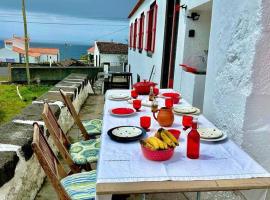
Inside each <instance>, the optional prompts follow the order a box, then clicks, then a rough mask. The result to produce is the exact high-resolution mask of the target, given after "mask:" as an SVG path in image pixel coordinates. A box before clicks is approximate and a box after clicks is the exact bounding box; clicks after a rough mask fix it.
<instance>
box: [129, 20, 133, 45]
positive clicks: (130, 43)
mask: <svg viewBox="0 0 270 200" xmlns="http://www.w3.org/2000/svg"><path fill="white" fill-rule="evenodd" d="M132 40H133V23H131V25H130V27H129V48H132V46H133V43H132Z"/></svg>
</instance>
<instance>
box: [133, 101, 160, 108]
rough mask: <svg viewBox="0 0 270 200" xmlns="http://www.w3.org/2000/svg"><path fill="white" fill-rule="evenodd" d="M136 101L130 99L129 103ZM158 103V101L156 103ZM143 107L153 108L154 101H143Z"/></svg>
mask: <svg viewBox="0 0 270 200" xmlns="http://www.w3.org/2000/svg"><path fill="white" fill-rule="evenodd" d="M133 100H134V99H129V100H128V103H130V104H132V103H133ZM156 102H157V103H158V101H156ZM142 106H146V107H151V106H152V101H148V100H142Z"/></svg>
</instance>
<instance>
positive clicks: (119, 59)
mask: <svg viewBox="0 0 270 200" xmlns="http://www.w3.org/2000/svg"><path fill="white" fill-rule="evenodd" d="M127 59H128V45H127V44H122V43H115V42H98V41H96V42H95V48H94V66H96V67H97V66H104V64H105V65H108V66H123V65H125V64H127Z"/></svg>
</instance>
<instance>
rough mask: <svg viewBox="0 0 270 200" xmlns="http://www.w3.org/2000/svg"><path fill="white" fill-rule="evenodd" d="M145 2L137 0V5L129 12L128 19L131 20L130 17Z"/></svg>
mask: <svg viewBox="0 0 270 200" xmlns="http://www.w3.org/2000/svg"><path fill="white" fill-rule="evenodd" d="M144 1H145V0H139V1H138V2H137V4H136V5H135V6H134V8H133V9H132V10H131V12H130V13H129V15H128V18H131V17H132V15H133V14H134V13H135V12H136V11H137V10H138V8H139V7H140V6H141V5H142V4H143V2H144Z"/></svg>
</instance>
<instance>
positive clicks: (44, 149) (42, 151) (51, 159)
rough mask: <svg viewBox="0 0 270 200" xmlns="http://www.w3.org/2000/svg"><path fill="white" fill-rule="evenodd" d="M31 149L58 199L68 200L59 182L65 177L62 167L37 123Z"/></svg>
mask: <svg viewBox="0 0 270 200" xmlns="http://www.w3.org/2000/svg"><path fill="white" fill-rule="evenodd" d="M32 149H33V151H34V153H35V155H36V157H37V159H38V161H39V163H40V165H41V167H42V168H43V170H44V171H45V173H46V175H47V177H48V178H49V180H50V181H51V183H52V185H53V187H54V189H55V190H56V193H57V194H58V196H59V198H60V199H70V198H69V196H68V194H67V193H66V191H65V190H64V188H63V187H62V185H61V183H60V180H61V179H62V178H65V177H66V176H67V173H66V172H65V170H64V168H63V166H62V165H61V163H60V162H59V160H58V159H57V157H56V156H55V154H54V153H53V151H52V149H51V147H50V146H49V144H48V142H47V140H46V138H45V136H44V134H43V131H42V130H41V129H40V127H39V125H38V124H37V123H35V124H34V134H33V142H32Z"/></svg>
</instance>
